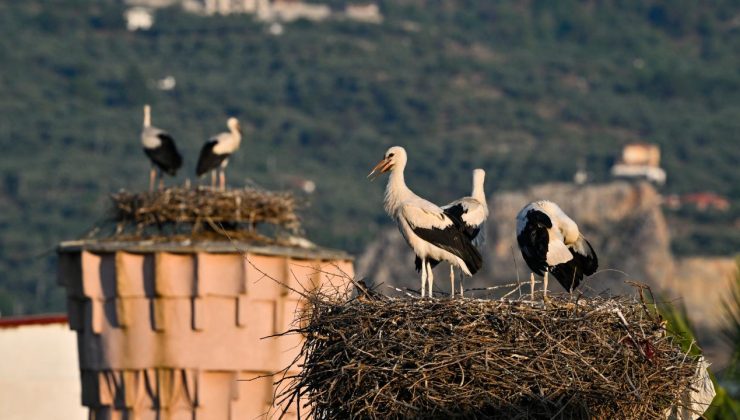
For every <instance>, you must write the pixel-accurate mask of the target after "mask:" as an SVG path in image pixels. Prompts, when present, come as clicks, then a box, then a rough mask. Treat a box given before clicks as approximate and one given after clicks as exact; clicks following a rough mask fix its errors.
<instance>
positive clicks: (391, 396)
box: [278, 294, 698, 419]
mask: <svg viewBox="0 0 740 420" xmlns="http://www.w3.org/2000/svg"><path fill="white" fill-rule="evenodd" d="M308 298H309V302H310V304H309V305H308V306H307V309H306V310H305V311H304V312H303V313H302V315H301V319H300V320H299V321H300V322H299V323H298V324H297V325H301V327H300V328H297V329H295V330H293V331H291V332H290V333H299V334H303V335H304V336H305V337H306V340H305V343H304V345H303V348H302V351H301V355H300V356H299V357H298V358H297V359H296V363H298V364H299V366H300V367H301V368H302V369H301V371H300V374H298V375H297V376H295V377H290V378H285V379H284V380H283V383H282V385H283V387H284V388H283V389H284V391H283V392H282V393H281V394H280V395H279V396H278V399H279V400H282V401H283V402H287V401H290V400H292V399H295V398H296V397H297V396H300V397H301V400H302V401H304V402H305V403H306V404H305V405H303V407H302V408H301V411H302V414H304V415H305V414H306V413H307V412H308V414H310V415H311V416H312V417H314V418H318V419H328V418H332V419H334V418H383V419H387V418H447V417H456V418H506V419H511V418H520V419H524V418H601V419H613V418H629V419H647V418H661V417H662V418H665V412H666V410H667V409H669V408H670V407H672V406H675V405H680V402H679V401H680V397H681V394H682V393H684V392H685V391H686V390H687V389H688V388H689V386H692V385H694V383H693V381H695V379H694V378H695V377H694V375H695V372H696V369H697V363H698V360H697V358H696V357H693V356H687V355H686V354H685V353H683V352H682V351H681V349H680V346H679V345H678V343H676V342H674V340H673V339H672V338H671V336H667V335H666V334H665V330H664V328H663V326H662V325H661V322H660V318H659V317H657V316H656V315H655V314H654V313H651V312H649V311H648V310H647V307H646V306H644V305H643V304H642V303H641V302H639V301H637V300H635V299H632V298H626V297H622V298H602V297H598V298H592V299H588V300H580V301H579V302H578V304H574V303H573V302H571V301H569V300H567V299H560V298H555V299H554V300H553V302H552V304H551V305H548V306H547V307H545V308H543V307H541V306H533V305H532V304H531V303H528V302H522V301H513V302H512V301H501V300H477V299H453V300H449V299H441V300H437V299H433V300H430V299H409V298H390V297H385V296H377V295H375V296H369V295H365V294H363V295H362V296H361V297H360V298H356V299H354V300H350V301H349V302H347V301H346V300H343V299H340V298H333V297H331V296H326V295H320V294H314V295H311V296H309V297H308Z"/></svg>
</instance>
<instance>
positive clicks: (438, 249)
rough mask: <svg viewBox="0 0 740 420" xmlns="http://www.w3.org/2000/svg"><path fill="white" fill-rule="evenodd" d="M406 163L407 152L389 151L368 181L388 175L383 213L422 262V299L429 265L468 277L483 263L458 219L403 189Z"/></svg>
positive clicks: (429, 276)
mask: <svg viewBox="0 0 740 420" xmlns="http://www.w3.org/2000/svg"><path fill="white" fill-rule="evenodd" d="M406 162H407V156H406V150H405V149H404V148H403V147H400V146H394V147H391V148H390V149H388V151H387V152H386V153H385V156H384V158H383V160H381V161H380V163H378V164H377V165H376V166H375V168H373V170H372V172H370V174H369V175H368V177H371V176H372V175H373V174H375V173H376V172H377V173H378V174H380V173H383V172H386V171H389V170H390V171H391V174H390V177H389V179H388V185H387V186H386V190H385V200H384V206H385V210H386V212H387V213H388V214H389V215H390V216H391V217H392V218H393V219H394V220H395V221H396V222H397V223H398V229H399V230H400V231H401V235H403V237H404V239H406V242H407V243H408V244H409V246H410V247H411V249H413V250H414V253H415V254H416V256H417V257H418V258H419V259H420V260H421V266H420V270H421V296H422V297H424V295H425V289H426V286H427V283H428V285H429V286H428V287H429V289H428V295H429V296H430V297H431V296H432V287H433V282H434V275H433V273H432V267H431V263H432V261H434V262H438V261H447V262H449V263H450V264H451V265H453V266H456V267H459V268H460V269H461V270H462V271H463V273H465V274H467V275H469V276H472V275H473V274H475V273H476V272H477V271H478V270H479V269H480V267H481V264H482V261H481V256H480V253H479V252H478V251H477V250H476V249H475V247H474V246H473V245H472V243H471V241H470V238H468V237H467V236H466V234H465V232H464V226H463V223H462V221H461V220H460V219H458V218H456V217H455V216H451V215H450V214H448V213H447V212H445V211H444V210H443V209H441V208H440V207H439V206H437V205H435V204H433V203H431V202H429V201H427V200H424V199H423V198H421V197H419V196H417V195H416V194H414V193H413V192H412V191H411V190H410V189H409V188H408V187H407V186H406V182H405V180H404V173H403V171H404V169H405V167H406ZM427 280H428V282H427Z"/></svg>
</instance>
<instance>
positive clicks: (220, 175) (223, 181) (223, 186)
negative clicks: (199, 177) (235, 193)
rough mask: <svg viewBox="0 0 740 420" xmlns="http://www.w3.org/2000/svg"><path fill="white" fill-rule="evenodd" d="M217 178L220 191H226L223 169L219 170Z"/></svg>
mask: <svg viewBox="0 0 740 420" xmlns="http://www.w3.org/2000/svg"><path fill="white" fill-rule="evenodd" d="M218 180H219V183H220V184H221V191H226V171H224V170H223V169H221V171H219V178H218Z"/></svg>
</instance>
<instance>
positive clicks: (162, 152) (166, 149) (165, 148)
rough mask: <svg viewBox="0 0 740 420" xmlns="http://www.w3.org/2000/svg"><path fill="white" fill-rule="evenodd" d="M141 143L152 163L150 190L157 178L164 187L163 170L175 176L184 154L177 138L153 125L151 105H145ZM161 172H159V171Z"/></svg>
mask: <svg viewBox="0 0 740 420" xmlns="http://www.w3.org/2000/svg"><path fill="white" fill-rule="evenodd" d="M141 145H142V146H143V147H144V153H146V155H147V156H148V157H149V160H150V161H151V163H152V166H151V169H150V170H149V191H153V190H154V183H155V180H156V178H159V187H160V188H162V186H163V181H162V174H161V173H162V172H164V173H166V174H168V175H172V176H175V174H177V170H178V169H180V166H182V156H181V155H180V152H178V151H177V146H175V140H174V139H173V138H172V136H171V135H170V134H169V133H167V132H166V131H164V130H162V129H160V128H157V127H152V116H151V107H150V106H149V105H144V127H143V128H142V130H141ZM158 172H159V173H158Z"/></svg>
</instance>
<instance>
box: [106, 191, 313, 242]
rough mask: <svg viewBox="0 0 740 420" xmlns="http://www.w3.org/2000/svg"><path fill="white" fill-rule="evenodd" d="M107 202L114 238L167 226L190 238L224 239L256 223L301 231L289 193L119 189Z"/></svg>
mask: <svg viewBox="0 0 740 420" xmlns="http://www.w3.org/2000/svg"><path fill="white" fill-rule="evenodd" d="M111 199H112V202H113V203H112V204H113V205H112V211H111V217H112V219H113V220H114V221H115V223H116V224H117V232H118V233H119V234H120V233H123V232H126V229H127V228H131V227H134V228H135V230H136V232H137V233H141V232H143V231H144V230H146V229H148V228H151V227H154V228H157V229H159V230H162V229H163V228H164V227H166V226H168V225H172V226H176V227H183V226H186V227H188V228H189V229H190V230H191V231H192V232H190V233H198V232H206V231H211V232H213V231H216V232H222V231H223V233H225V234H230V233H235V232H239V231H253V230H254V227H255V226H256V225H257V224H260V223H266V224H271V225H274V226H277V227H280V228H283V229H286V230H288V231H291V232H295V231H297V230H298V229H299V227H300V221H299V218H298V215H297V214H296V210H297V207H298V202H297V200H296V199H295V197H294V196H293V194H291V193H290V192H274V191H266V190H259V189H253V188H243V189H230V190H226V191H219V190H214V189H212V188H203V187H201V188H195V189H192V188H180V187H175V188H168V189H165V190H162V191H155V192H141V193H137V192H129V191H125V190H123V191H120V192H118V193H116V194H113V195H112V196H111ZM229 236H230V235H229Z"/></svg>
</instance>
